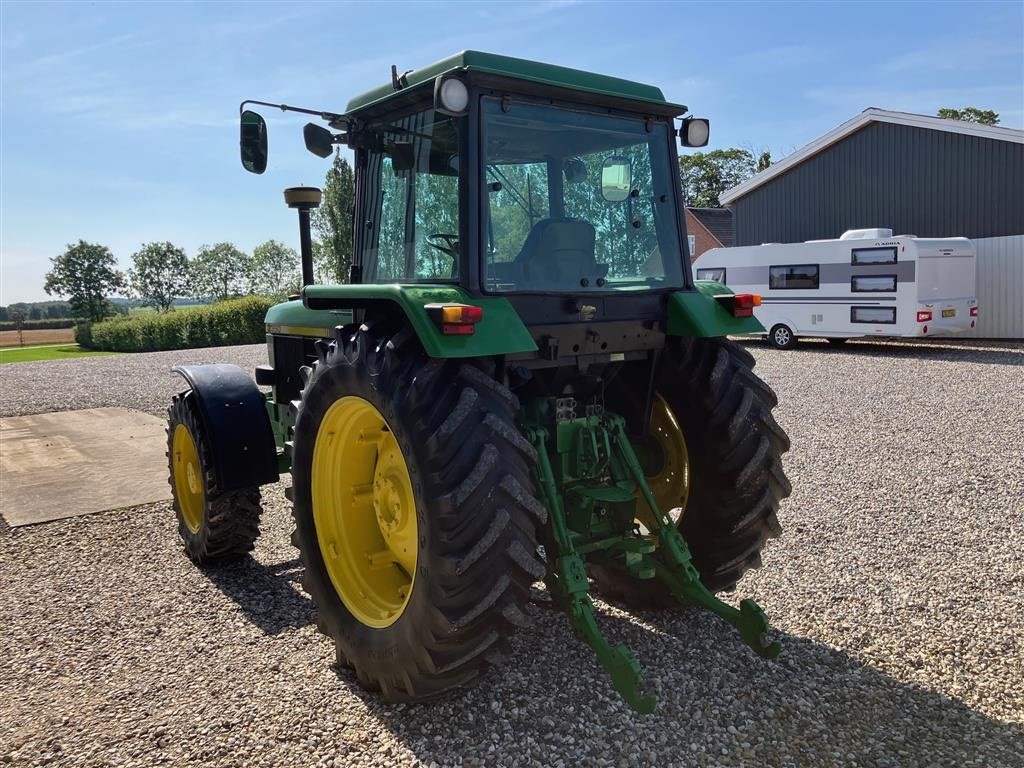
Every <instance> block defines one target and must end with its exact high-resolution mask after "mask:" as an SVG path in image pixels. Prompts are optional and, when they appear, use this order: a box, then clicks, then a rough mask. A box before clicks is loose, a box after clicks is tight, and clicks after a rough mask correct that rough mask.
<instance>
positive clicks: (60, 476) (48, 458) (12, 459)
mask: <svg viewBox="0 0 1024 768" xmlns="http://www.w3.org/2000/svg"><path fill="white" fill-rule="evenodd" d="M166 450H167V438H166V436H165V434H164V420H163V419H160V418H158V417H156V416H151V415H150V414H148V413H139V412H137V411H130V410H127V409H125V408H92V409H89V410H87V411H62V412H59V413H41V414H36V415H34V416H13V417H9V418H4V419H0V515H3V518H4V520H6V521H7V524H8V525H11V526H20V525H31V524H33V523H42V522H46V521H48V520H60V519H62V518H65V517H76V516H78V515H87V514H91V513H93V512H103V511H104V510H108V509H118V508H121V507H130V506H134V505H136V504H146V503H148V502H152V501H161V500H164V499H169V498H171V489H170V486H169V485H168V484H167V458H166V457H165V455H164V454H165V452H166Z"/></svg>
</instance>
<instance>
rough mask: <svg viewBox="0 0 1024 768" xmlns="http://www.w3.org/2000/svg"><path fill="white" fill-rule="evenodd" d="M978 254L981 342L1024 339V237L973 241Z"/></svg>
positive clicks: (976, 334) (978, 333)
mask: <svg viewBox="0 0 1024 768" xmlns="http://www.w3.org/2000/svg"><path fill="white" fill-rule="evenodd" d="M974 246H975V248H977V251H978V260H977V265H978V273H977V274H978V277H977V289H976V290H977V294H978V327H977V328H975V329H974V330H973V331H972V332H971V333H970V334H968V335H970V336H974V337H977V338H982V339H1024V235H1016V236H1014V237H989V238H983V239H978V240H975V241H974Z"/></svg>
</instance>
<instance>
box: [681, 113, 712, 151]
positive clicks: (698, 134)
mask: <svg viewBox="0 0 1024 768" xmlns="http://www.w3.org/2000/svg"><path fill="white" fill-rule="evenodd" d="M710 137H711V123H710V122H709V121H708V120H707V119H706V118H703V117H686V118H683V125H682V127H681V128H680V129H679V138H680V139H682V140H683V146H684V147H706V146H707V143H708V139H709V138H710Z"/></svg>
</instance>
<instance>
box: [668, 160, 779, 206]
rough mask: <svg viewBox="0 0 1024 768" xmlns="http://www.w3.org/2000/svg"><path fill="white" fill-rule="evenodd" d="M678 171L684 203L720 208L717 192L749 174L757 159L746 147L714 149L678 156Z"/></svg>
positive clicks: (745, 178)
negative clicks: (680, 177)
mask: <svg viewBox="0 0 1024 768" xmlns="http://www.w3.org/2000/svg"><path fill="white" fill-rule="evenodd" d="M766 154H767V153H764V154H762V155H761V158H760V160H764V159H765V155H766ZM768 159H769V160H770V159H771V157H770V155H769V156H768ZM679 171H680V174H681V175H682V181H683V196H684V197H685V199H686V204H687V205H689V206H692V207H695V208H720V207H721V205H720V204H719V202H718V197H719V195H721V194H722V193H723V192H724V191H725V190H727V189H729V188H730V187H735V186H736V185H737V184H740V183H741V182H744V181H746V180H747V179H749V178H750V177H751V176H753V175H754V173H755V172H756V171H757V162H755V160H754V155H753V153H752V152H750V151H749V150H746V149H737V148H735V147H734V148H732V149H715V150H712V151H711V152H694V153H693V154H691V155H683V156H682V157H680V158H679Z"/></svg>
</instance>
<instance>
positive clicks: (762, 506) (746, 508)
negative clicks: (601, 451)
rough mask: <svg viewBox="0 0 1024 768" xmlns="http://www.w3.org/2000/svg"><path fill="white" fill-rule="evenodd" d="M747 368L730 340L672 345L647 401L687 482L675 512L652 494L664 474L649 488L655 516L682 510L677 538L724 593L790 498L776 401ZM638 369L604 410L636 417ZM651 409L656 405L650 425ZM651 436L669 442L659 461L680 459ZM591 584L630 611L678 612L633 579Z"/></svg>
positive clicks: (662, 594)
mask: <svg viewBox="0 0 1024 768" xmlns="http://www.w3.org/2000/svg"><path fill="white" fill-rule="evenodd" d="M753 367H754V358H753V356H752V355H751V354H750V353H749V352H748V351H747V350H746V349H744V348H743V347H741V346H739V345H738V344H736V343H734V342H732V341H728V340H725V339H692V338H673V339H670V340H669V344H668V347H667V349H666V350H665V352H664V353H663V355H662V359H661V362H660V363H659V366H658V371H657V373H656V379H655V393H656V395H657V398H658V399H659V400H661V401H662V402H663V403H665V404H666V405H667V407H668V409H669V415H670V417H671V420H670V422H665V421H664V420H662V422H661V423H662V424H666V423H674V424H676V425H677V431H678V432H679V434H681V436H682V438H683V440H685V445H686V448H685V455H686V457H687V464H688V466H687V471H688V477H687V480H686V483H685V484H683V485H680V486H679V487H680V488H685V494H684V493H683V492H682V491H680V492H675V493H676V499H675V503H673V502H672V500H671V499H669V498H667V497H666V496H665V495H663V494H659V488H667V487H670V486H671V484H670V483H668V484H666V483H665V482H664V478H663V477H662V476H663V474H664V470H662V469H659V470H658V471H657V472H656V473H655V474H654V476H651V477H648V483H649V484H650V485H651V488H652V491H653V492H654V496H655V498H656V500H657V501H658V502H659V506H662V507H663V510H662V511H663V512H668V511H669V510H670V509H672V508H673V507H678V508H679V509H680V512H679V519H678V523H677V524H678V527H679V530H680V532H681V533H682V534H683V538H685V539H686V542H687V544H688V545H689V548H690V552H691V554H692V555H693V564H694V566H696V568H697V570H698V571H700V576H701V580H702V581H703V582H704V584H705V585H706V586H707V587H708V589H711V590H712V591H722V590H729V589H732V588H733V587H734V586H735V584H736V582H737V581H738V580H739V578H740V577H741V576H742V575H743V574H744V573H745V572H746V571H747V570H749V569H751V568H757V567H759V566H760V565H761V550H762V548H763V547H764V545H765V542H766V541H767V540H768V539H769V538H773V537H776V536H778V535H780V534H781V532H782V527H781V526H780V524H779V520H778V517H777V514H776V513H777V512H778V508H779V503H780V502H781V501H782V499H784V498H785V497H786V496H788V495H789V494H790V491H791V490H792V488H791V486H790V483H789V480H788V479H787V478H786V475H785V473H784V472H783V469H782V454H783V453H784V452H785V451H787V450H788V449H789V438H788V437H787V436H786V433H785V432H784V431H783V430H782V428H781V427H780V426H779V425H778V423H776V421H775V419H774V418H773V417H772V415H771V411H772V409H773V408H774V407H775V406H776V405H777V403H778V399H777V398H776V396H775V393H774V392H773V391H772V390H771V388H770V387H769V386H768V385H767V384H765V383H764V382H763V381H761V379H759V378H758V377H757V376H756V375H755V374H754V372H753ZM645 368H646V367H645V366H639V367H636V368H626V369H624V370H623V371H622V372H621V373H620V374H619V375H618V376H617V377H616V378H615V379H613V380H612V382H611V383H610V384H609V390H608V394H607V396H606V402H607V404H608V407H609V408H610V409H611V410H616V409H618V408H623V409H624V410H625V411H626V413H627V414H628V415H634V416H635V415H637V414H639V413H640V412H641V409H642V408H643V404H642V402H641V398H642V394H639V395H638V393H643V392H645V391H646V388H645V383H646V376H647V371H646V370H645ZM658 410H659V408H658V405H657V403H656V407H655V410H654V416H655V418H657V414H658ZM652 426H657V423H656V422H655V419H652ZM652 433H653V435H654V437H655V438H656V439H657V438H658V435H661V434H665V435H667V437H666V438H663V439H662V441H663V442H664V443H665V445H664V446H663V448H662V449H661V450H662V453H664V454H665V455H668V456H671V455H672V454H673V453H678V449H672V448H671V443H672V438H673V434H672V433H673V430H671V429H669V430H665V429H663V428H658V429H656V430H652ZM663 465H664V466H668V467H669V468H672V464H671V463H668V464H664V463H663ZM673 472H675V474H678V473H679V471H678V469H674V470H673ZM593 575H594V579H595V585H596V586H597V587H598V589H599V590H600V591H601V592H602V593H603V594H605V595H606V596H609V597H612V598H614V599H618V600H620V601H622V602H624V603H625V604H627V605H629V606H631V607H635V608H665V607H670V606H673V605H676V602H675V600H674V598H673V597H672V595H671V594H670V593H669V592H668V590H667V588H665V587H664V586H663V585H662V584H661V582H658V581H656V580H639V579H635V578H632V577H631V576H629V575H628V574H626V573H625V572H623V571H619V570H617V569H614V568H612V567H607V566H605V567H600V568H595V569H593Z"/></svg>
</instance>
